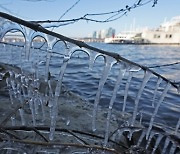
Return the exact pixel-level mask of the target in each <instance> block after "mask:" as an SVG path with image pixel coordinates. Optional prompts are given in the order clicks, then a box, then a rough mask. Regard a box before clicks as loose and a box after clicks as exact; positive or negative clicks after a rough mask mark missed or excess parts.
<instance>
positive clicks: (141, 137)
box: [137, 130, 146, 146]
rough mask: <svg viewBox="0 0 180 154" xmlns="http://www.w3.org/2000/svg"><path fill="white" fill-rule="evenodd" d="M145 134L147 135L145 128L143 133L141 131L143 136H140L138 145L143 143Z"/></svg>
mask: <svg viewBox="0 0 180 154" xmlns="http://www.w3.org/2000/svg"><path fill="white" fill-rule="evenodd" d="M145 135H146V131H145V130H143V131H142V133H141V136H140V137H139V140H138V142H137V146H140V145H141V142H142V140H143V138H144V137H145Z"/></svg>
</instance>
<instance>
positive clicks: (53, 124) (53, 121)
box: [49, 53, 70, 140]
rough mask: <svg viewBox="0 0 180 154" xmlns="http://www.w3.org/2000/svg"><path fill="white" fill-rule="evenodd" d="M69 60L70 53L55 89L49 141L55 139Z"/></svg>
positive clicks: (64, 62) (62, 67) (65, 59)
mask: <svg viewBox="0 0 180 154" xmlns="http://www.w3.org/2000/svg"><path fill="white" fill-rule="evenodd" d="M69 59H70V55H69V53H68V54H67V55H65V56H64V60H63V64H62V66H61V69H60V73H59V77H58V82H57V85H56V89H55V94H54V97H55V98H54V101H53V106H52V114H51V125H50V134H49V140H53V139H54V134H55V127H56V119H57V115H58V99H59V95H60V93H61V88H62V79H63V76H64V72H65V70H66V67H67V64H68V61H69Z"/></svg>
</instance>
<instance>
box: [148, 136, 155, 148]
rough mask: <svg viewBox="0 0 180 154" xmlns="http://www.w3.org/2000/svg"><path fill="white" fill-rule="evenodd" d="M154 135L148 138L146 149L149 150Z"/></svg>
mask: <svg viewBox="0 0 180 154" xmlns="http://www.w3.org/2000/svg"><path fill="white" fill-rule="evenodd" d="M154 135H155V133H154V132H151V134H150V136H149V138H148V141H147V143H146V149H148V147H149V145H150V143H151V140H152V138H153V136H154Z"/></svg>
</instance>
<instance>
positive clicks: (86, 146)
mask: <svg viewBox="0 0 180 154" xmlns="http://www.w3.org/2000/svg"><path fill="white" fill-rule="evenodd" d="M12 141H14V142H18V143H24V144H34V145H41V146H53V147H54V146H56V147H57V146H60V147H62V146H65V147H77V148H86V149H87V148H91V149H98V150H102V151H107V152H111V153H115V154H120V152H118V151H116V150H115V149H111V148H106V147H102V146H97V145H82V144H75V143H59V142H37V141H30V140H17V139H12Z"/></svg>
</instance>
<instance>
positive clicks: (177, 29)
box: [141, 16, 180, 44]
mask: <svg viewBox="0 0 180 154" xmlns="http://www.w3.org/2000/svg"><path fill="white" fill-rule="evenodd" d="M141 37H142V39H143V43H155V44H180V16H179V17H174V18H172V19H171V20H170V21H168V22H165V23H163V24H161V25H160V27H159V28H157V29H153V30H145V31H143V32H142V35H141Z"/></svg>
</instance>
